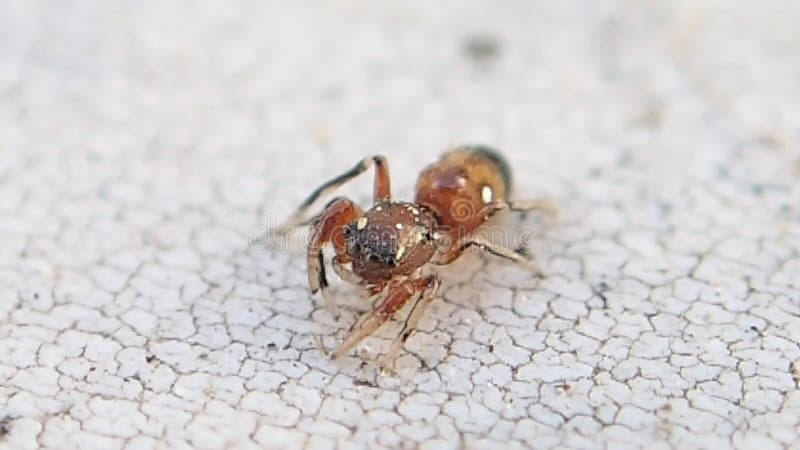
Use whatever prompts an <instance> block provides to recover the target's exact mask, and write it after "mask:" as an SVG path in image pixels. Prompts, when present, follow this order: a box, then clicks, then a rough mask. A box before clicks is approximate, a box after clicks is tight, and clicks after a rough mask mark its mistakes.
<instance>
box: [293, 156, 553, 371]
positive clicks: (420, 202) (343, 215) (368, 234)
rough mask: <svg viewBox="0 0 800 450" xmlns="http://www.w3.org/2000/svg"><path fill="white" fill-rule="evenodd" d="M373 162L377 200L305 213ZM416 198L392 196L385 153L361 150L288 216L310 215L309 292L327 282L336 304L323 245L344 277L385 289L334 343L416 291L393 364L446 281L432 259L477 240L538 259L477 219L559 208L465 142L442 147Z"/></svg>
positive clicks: (373, 325)
mask: <svg viewBox="0 0 800 450" xmlns="http://www.w3.org/2000/svg"><path fill="white" fill-rule="evenodd" d="M372 166H374V167H375V180H374V192H373V205H372V207H371V208H370V209H368V210H367V211H362V210H361V209H360V208H359V207H358V205H356V204H355V203H353V202H352V201H350V200H348V199H346V198H337V199H334V200H333V201H331V202H330V203H329V204H328V206H326V207H325V210H324V211H322V213H320V214H318V215H317V216H314V217H313V218H312V219H310V220H303V219H302V217H303V216H304V215H305V212H306V211H307V210H308V208H310V207H311V205H312V204H314V202H315V201H316V200H317V199H318V198H319V197H320V196H321V195H323V194H326V193H328V192H330V191H331V190H333V189H335V188H337V187H338V186H341V185H342V184H344V183H345V182H347V181H349V180H351V179H353V178H355V177H356V176H357V175H359V174H361V173H363V172H365V171H366V170H368V169H369V168H370V167H372ZM416 191H417V193H416V198H415V201H414V202H413V203H409V202H392V200H391V189H390V182H389V168H388V166H387V164H386V159H385V158H383V157H382V156H372V157H369V158H365V159H363V160H361V161H360V162H359V163H358V164H356V165H355V166H354V167H353V168H352V169H350V170H349V171H347V172H345V173H343V174H342V175H339V176H338V177H336V178H333V179H332V180H330V181H328V182H326V183H324V184H323V185H322V186H320V187H319V188H318V189H317V190H315V191H314V192H313V193H311V195H309V197H308V198H307V199H306V200H305V201H304V202H303V204H302V205H301V206H300V208H298V210H297V212H296V213H295V214H294V215H293V216H292V218H290V219H289V221H287V224H286V226H287V227H288V226H289V225H297V224H311V225H312V226H313V231H312V235H311V242H310V243H309V246H308V284H309V288H310V289H311V292H312V293H316V292H317V291H320V290H321V291H322V294H323V297H324V298H325V300H326V304H327V306H329V307H330V309H331V310H333V311H335V310H336V307H335V305H334V303H333V300H332V299H331V298H330V295H329V293H328V290H327V287H328V281H327V276H326V273H325V264H324V259H323V253H322V249H323V247H324V246H325V245H326V244H331V245H332V246H333V248H334V251H335V253H336V254H335V256H334V257H333V259H332V266H333V269H334V271H335V272H336V273H337V274H338V275H339V277H341V278H342V279H344V280H345V281H348V282H351V283H355V284H359V285H361V286H363V287H364V290H365V292H366V293H367V294H368V295H370V296H373V295H378V294H380V295H382V298H380V299H379V300H378V303H377V306H376V307H375V308H374V309H373V310H372V311H370V312H368V313H366V315H365V317H363V318H362V319H361V320H359V321H358V322H357V323H356V325H355V329H354V330H352V331H351V333H350V334H349V335H348V336H347V338H346V339H345V340H344V342H343V343H342V344H341V345H340V346H339V347H338V348H337V349H336V351H335V355H336V356H338V355H342V354H344V353H346V352H347V351H348V350H349V349H351V348H352V347H353V346H355V345H356V344H358V343H359V342H360V341H361V340H362V339H364V338H365V337H367V336H369V335H371V334H372V333H374V332H375V331H376V330H377V329H378V328H379V327H380V326H381V325H383V324H384V323H386V321H387V320H389V318H391V317H392V315H393V314H394V313H395V312H397V311H398V310H399V309H401V308H402V307H403V306H404V305H405V304H407V303H408V302H409V301H410V300H412V299H414V301H413V302H412V305H413V306H412V309H411V312H410V313H409V314H408V317H407V318H406V320H405V323H404V326H403V329H402V331H401V333H400V335H399V336H398V337H397V338H396V339H395V340H394V342H393V343H392V347H391V349H390V350H389V352H388V353H387V354H386V359H385V360H384V362H385V363H388V364H391V362H392V361H393V359H394V356H395V355H396V354H397V352H398V351H399V350H400V348H402V345H403V343H404V342H405V341H406V339H408V337H409V336H410V335H411V333H412V332H413V331H414V329H415V328H416V325H417V323H418V322H419V320H420V318H421V317H422V314H423V312H424V311H425V308H426V307H427V305H428V304H429V303H430V302H431V300H433V298H434V295H435V293H436V291H437V289H438V287H439V279H438V277H437V276H436V275H433V274H430V275H425V274H423V273H422V269H423V267H424V266H425V265H426V264H428V263H434V264H448V263H450V262H452V261H453V260H455V259H456V258H458V257H459V256H460V255H461V254H463V253H464V251H465V250H466V249H468V248H470V247H477V248H479V249H482V250H485V251H487V252H489V253H492V254H494V255H497V256H501V257H504V258H506V259H509V260H512V261H515V262H517V263H521V264H523V265H525V266H527V267H529V268H535V266H534V264H533V263H532V262H531V261H529V260H528V259H527V258H525V257H524V256H523V255H522V254H520V253H518V252H516V251H514V250H511V249H508V248H506V247H503V246H501V245H497V244H495V243H492V242H489V241H488V240H486V239H483V238H482V237H481V236H479V235H477V234H476V230H477V229H478V227H479V226H481V225H482V224H484V223H485V222H486V221H487V220H489V218H491V217H492V216H493V215H495V214H496V213H497V212H499V211H503V210H512V211H530V210H533V209H552V206H551V205H550V203H549V202H547V201H542V200H532V201H527V202H512V201H509V200H508V198H507V197H508V194H509V192H510V191H511V171H510V168H509V166H508V164H507V163H506V162H505V160H504V159H503V158H502V157H501V156H500V155H499V153H497V152H496V151H495V150H493V149H491V148H489V147H484V146H462V147H459V148H456V149H454V150H452V151H450V152H447V153H445V154H444V155H443V156H442V157H441V159H440V160H439V161H437V162H435V163H433V164H431V165H429V166H428V167H426V168H425V169H424V170H423V171H422V173H421V174H420V177H419V180H418V181H417V188H416Z"/></svg>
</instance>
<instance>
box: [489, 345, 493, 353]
mask: <svg viewBox="0 0 800 450" xmlns="http://www.w3.org/2000/svg"><path fill="white" fill-rule="evenodd" d="M489 353H494V344H489Z"/></svg>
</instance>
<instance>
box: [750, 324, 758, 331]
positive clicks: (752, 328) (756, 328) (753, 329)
mask: <svg viewBox="0 0 800 450" xmlns="http://www.w3.org/2000/svg"><path fill="white" fill-rule="evenodd" d="M750 331H755V332H756V333H758V327H757V326H755V325H750Z"/></svg>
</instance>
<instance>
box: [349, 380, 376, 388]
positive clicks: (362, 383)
mask: <svg viewBox="0 0 800 450" xmlns="http://www.w3.org/2000/svg"><path fill="white" fill-rule="evenodd" d="M353 385H354V386H369V387H375V383H373V382H371V381H369V380H360V379H358V378H357V379H355V380H353Z"/></svg>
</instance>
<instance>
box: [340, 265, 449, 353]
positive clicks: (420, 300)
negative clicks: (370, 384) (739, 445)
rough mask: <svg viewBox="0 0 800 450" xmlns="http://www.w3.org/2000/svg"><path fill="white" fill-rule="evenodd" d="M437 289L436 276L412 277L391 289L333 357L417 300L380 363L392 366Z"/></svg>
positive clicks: (360, 320)
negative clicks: (408, 303)
mask: <svg viewBox="0 0 800 450" xmlns="http://www.w3.org/2000/svg"><path fill="white" fill-rule="evenodd" d="M438 288H439V279H438V278H437V277H436V276H435V275H430V276H427V277H422V278H413V279H409V280H405V281H403V282H400V283H398V284H396V285H393V286H391V287H390V289H389V292H388V293H387V294H386V298H385V299H384V300H383V302H381V304H380V305H379V306H378V307H377V308H375V309H373V310H372V311H370V312H368V313H366V314H365V315H364V316H363V317H362V318H360V319H359V320H358V321H357V322H356V325H355V329H354V330H352V331H351V332H350V334H349V335H348V336H347V337H346V338H345V340H344V342H342V344H341V345H339V347H338V348H337V349H336V351H335V352H334V357H339V356H342V355H344V354H345V353H347V352H348V351H349V350H350V349H352V348H353V347H355V346H356V345H358V343H359V342H361V341H362V340H364V338H366V337H367V336H370V335H372V334H373V333H375V332H376V331H377V330H378V329H379V328H380V327H381V326H383V325H384V324H385V323H386V322H387V321H388V320H389V319H390V318H391V317H392V316H393V315H394V314H395V313H396V312H397V311H399V310H400V309H402V308H403V306H405V304H406V303H407V302H408V301H409V300H411V299H412V298H415V297H416V299H417V300H416V301H415V302H414V305H413V308H412V309H411V312H410V313H409V315H408V318H407V319H406V322H405V324H404V325H403V329H402V331H401V332H400V335H399V336H398V337H397V338H396V339H395V340H394V341H393V342H392V346H391V347H390V349H389V351H388V352H387V353H386V355H385V356H384V358H383V360H382V365H384V367H387V366H389V365H391V363H392V362H393V361H394V358H395V356H396V355H397V353H398V352H399V351H400V349H401V348H402V346H403V344H404V343H405V342H406V340H408V338H409V337H410V336H411V334H412V333H413V332H414V330H415V329H416V327H417V324H418V323H419V321H420V319H421V318H422V315H423V313H424V312H425V309H426V308H427V306H428V304H429V303H430V302H431V300H433V298H434V295H435V294H436V291H437V289H438Z"/></svg>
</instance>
